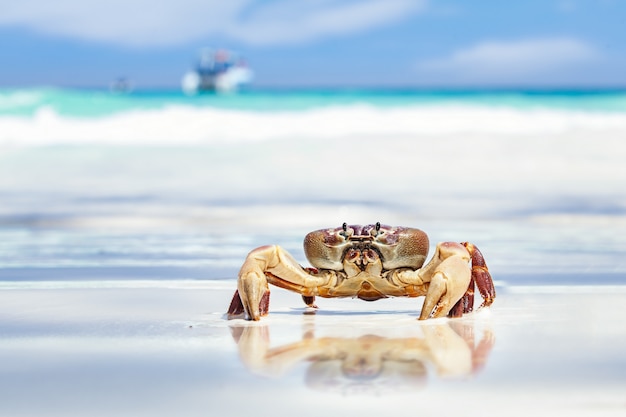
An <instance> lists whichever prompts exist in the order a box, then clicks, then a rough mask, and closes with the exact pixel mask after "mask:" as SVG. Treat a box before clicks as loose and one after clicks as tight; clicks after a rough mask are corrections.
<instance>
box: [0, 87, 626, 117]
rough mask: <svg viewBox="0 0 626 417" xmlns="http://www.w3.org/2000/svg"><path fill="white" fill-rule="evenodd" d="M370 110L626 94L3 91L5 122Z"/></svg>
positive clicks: (582, 101)
mask: <svg viewBox="0 0 626 417" xmlns="http://www.w3.org/2000/svg"><path fill="white" fill-rule="evenodd" d="M359 104H366V105H370V106H374V107H379V108H398V107H406V106H428V105H447V104H455V105H469V106H476V105H478V106H487V107H496V106H497V107H510V108H514V109H520V110H526V109H537V108H547V109H562V110H581V111H591V112H626V91H624V90H601V91H594V90H554V91H551V90H536V91H531V90H499V91H490V90H485V91H482V90H471V91H455V90H249V91H242V92H240V93H239V94H230V95H216V94H204V95H198V96H186V95H184V94H183V93H182V92H180V91H177V90H172V91H149V90H145V91H134V92H131V93H128V94H113V93H110V92H109V91H106V90H64V89H54V88H48V89H21V90H19V89H13V90H10V89H0V117H1V116H5V115H6V116H26V117H28V116H32V115H34V114H35V113H36V112H37V111H38V110H40V109H41V108H47V109H52V110H54V111H55V113H57V114H59V115H62V116H71V117H98V116H106V115H111V114H116V113H120V112H125V111H132V110H154V109H162V108H165V107H171V106H189V107H199V108H202V107H208V108H216V109H229V110H244V111H255V112H256V111H259V112H271V111H300V110H309V109H316V108H321V107H328V106H353V105H359Z"/></svg>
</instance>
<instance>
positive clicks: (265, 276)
mask: <svg viewBox="0 0 626 417" xmlns="http://www.w3.org/2000/svg"><path fill="white" fill-rule="evenodd" d="M328 280H329V277H328V275H319V276H315V275H311V274H309V273H308V272H307V270H305V269H304V268H302V267H301V266H300V265H299V264H298V262H297V261H296V260H295V259H294V258H293V256H291V255H290V254H289V253H288V252H287V251H285V250H284V249H283V248H281V247H280V246H276V245H274V246H261V247H259V248H256V249H254V250H253V251H252V252H250V253H249V254H248V256H247V257H246V260H245V261H244V263H243V265H242V267H241V269H240V271H239V279H238V280H237V292H236V293H235V295H234V296H233V301H232V302H231V305H230V308H229V310H228V315H229V316H230V317H232V316H235V315H238V314H241V313H242V307H243V312H244V313H245V317H246V319H248V320H259V319H260V318H261V316H263V315H265V314H267V308H268V306H269V292H270V290H269V285H268V283H271V284H274V285H276V286H279V287H282V288H286V289H288V290H292V291H296V292H299V293H301V294H303V295H306V296H312V295H315V294H313V289H314V288H316V287H318V286H320V285H324V284H326V283H327V282H328ZM237 297H239V299H240V300H239V301H238V300H237ZM239 302H240V303H241V305H240V304H239Z"/></svg>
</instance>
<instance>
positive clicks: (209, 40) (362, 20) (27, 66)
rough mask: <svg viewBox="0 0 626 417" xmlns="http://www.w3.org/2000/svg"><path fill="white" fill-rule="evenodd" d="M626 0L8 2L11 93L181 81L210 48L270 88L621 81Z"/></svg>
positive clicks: (1, 45)
mask: <svg viewBox="0 0 626 417" xmlns="http://www.w3.org/2000/svg"><path fill="white" fill-rule="evenodd" d="M625 8H626V5H624V4H623V2H621V1H618V0H549V1H540V0H529V1H525V2H523V3H519V4H504V3H502V2H498V1H491V0H488V1H482V2H480V3H478V4H476V3H475V2H469V1H463V0H440V1H428V0H387V1H382V0H361V1H352V0H299V1H295V2H294V1H283V0H275V1H271V0H270V1H264V0H259V1H256V0H236V1H230V2H222V1H216V0H206V1H196V0H180V1H169V0H168V1H162V2H159V3H158V4H155V3H154V2H151V1H148V0H128V1H118V0H114V1H108V2H104V1H89V0H88V1H73V0H64V1H61V2H56V3H54V4H50V3H49V2H46V1H41V0H29V1H23V2H9V1H3V2H2V4H1V11H2V13H0V62H2V67H1V69H0V83H1V85H2V86H4V87H31V86H63V87H90V88H106V87H107V86H108V85H109V83H110V82H111V81H112V80H114V79H117V78H118V77H127V78H129V79H132V80H134V82H135V83H136V86H137V88H175V87H178V85H179V80H180V76H181V74H182V73H183V72H184V71H186V70H187V69H188V68H189V66H190V65H192V64H193V63H194V59H195V55H196V53H197V51H198V50H199V49H200V48H203V47H207V46H208V47H216V48H217V47H219V48H226V49H229V50H234V51H236V52H238V53H240V54H242V55H243V56H245V57H246V59H247V60H249V62H250V63H251V64H252V65H253V66H254V70H255V74H256V80H255V86H258V87H313V86H315V87H320V86H323V87H330V86H332V87H342V88H344V87H366V86H369V87H408V86H420V87H448V88H449V87H481V88H482V87H486V86H504V87H518V88H519V87H539V86H541V87H556V86H558V87H576V88H581V87H586V88H598V87H620V86H623V85H624V82H625V78H624V77H625V75H624V74H625V73H626V59H625V58H624V57H625V56H626V50H625V49H626V46H625V43H626V42H625V36H626V35H625V33H624V32H625V31H624V27H623V20H622V17H623V16H624V13H625V12H626V10H625Z"/></svg>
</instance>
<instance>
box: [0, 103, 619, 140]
mask: <svg viewBox="0 0 626 417" xmlns="http://www.w3.org/2000/svg"><path fill="white" fill-rule="evenodd" d="M580 130H587V131H592V132H597V133H599V134H600V133H601V132H603V131H607V130H620V131H626V114H624V113H600V112H597V113H595V112H583V111H571V110H570V111H568V110H558V109H528V110H521V109H514V108H506V107H481V106H469V105H433V106H408V107H402V108H399V107H396V108H379V107H374V106H369V105H351V106H335V107H326V108H316V109H310V110H303V111H297V112H296V111H294V112H291V111H276V112H255V111H242V110H226V109H215V108H197V107H186V106H169V107H167V108H163V109H154V110H132V111H127V112H123V113H118V114H114V115H108V116H101V117H93V118H78V117H70V116H63V115H59V114H58V113H57V112H56V111H55V110H54V109H53V108H51V107H46V106H42V107H40V108H39V109H38V110H37V111H36V112H35V114H34V116H32V117H26V116H3V117H0V145H4V146H6V145H11V146H37V145H50V144H59V143H60V144H116V145H137V144H140V145H146V144H155V145H164V144H167V145H193V144H210V143H215V142H229V143H233V142H243V141H262V140H269V139H297V138H312V139H336V138H342V137H389V136H420V135H472V134H487V135H510V136H521V135H535V136H536V135H543V134H551V135H552V134H563V133H568V132H576V131H580Z"/></svg>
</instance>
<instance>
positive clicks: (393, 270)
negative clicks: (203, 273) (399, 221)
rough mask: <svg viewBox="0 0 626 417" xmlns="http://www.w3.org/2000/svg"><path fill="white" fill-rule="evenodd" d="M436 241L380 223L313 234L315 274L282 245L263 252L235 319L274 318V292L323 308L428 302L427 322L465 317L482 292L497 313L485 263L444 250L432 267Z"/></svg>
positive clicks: (248, 268) (474, 251) (258, 252)
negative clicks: (352, 300)
mask: <svg viewBox="0 0 626 417" xmlns="http://www.w3.org/2000/svg"><path fill="white" fill-rule="evenodd" d="M428 250H429V241H428V236H427V235H426V233H425V232H423V231H422V230H420V229H416V228H410V227H401V226H400V227H392V226H387V225H382V224H380V222H378V223H376V224H369V225H365V226H362V225H348V224H347V223H344V224H343V225H342V226H340V227H337V228H331V229H321V230H317V231H314V232H311V233H309V234H307V235H306V237H305V238H304V253H305V255H306V258H307V259H308V261H309V262H310V263H311V265H312V266H313V267H302V266H300V265H299V263H298V262H297V261H296V260H295V258H294V257H293V256H292V255H291V254H289V253H288V252H287V251H286V250H284V249H283V248H282V247H280V246H278V245H270V246H261V247H259V248H256V249H254V250H252V251H251V252H250V253H249V254H248V256H247V257H246V259H245V261H244V263H243V265H242V267H241V269H240V271H239V276H238V280H237V290H236V291H235V294H234V296H233V299H232V301H231V303H230V306H229V308H228V312H227V315H228V318H237V317H241V316H242V315H243V317H244V318H245V319H247V320H255V321H256V320H259V319H260V318H261V317H262V316H265V315H267V314H268V310H269V294H270V290H269V285H268V284H273V285H275V286H277V287H281V288H284V289H287V290H290V291H294V292H297V293H299V294H301V295H302V299H303V301H304V303H305V304H306V305H307V306H308V307H311V308H317V306H316V305H315V297H317V296H319V297H324V298H334V297H358V298H360V299H362V300H365V301H375V300H379V299H381V298H388V297H421V296H424V297H425V299H424V303H423V305H422V310H421V312H420V316H419V319H420V320H425V319H428V318H438V317H445V316H448V317H460V316H462V315H463V314H465V313H469V312H471V311H472V310H473V308H474V287H475V286H476V287H477V288H478V290H479V292H480V295H481V296H482V298H483V302H482V304H481V306H480V308H483V307H488V306H490V305H491V304H492V303H493V301H494V299H495V297H496V292H495V288H494V285H493V280H492V278H491V274H490V273H489V269H488V268H487V265H486V263H485V260H484V258H483V256H482V254H481V252H480V251H479V250H478V248H477V247H476V246H475V245H473V244H471V243H468V242H463V243H456V242H441V243H438V244H437V245H436V248H435V253H434V254H433V257H432V258H431V260H430V261H429V262H428V263H427V264H426V265H425V266H423V265H424V262H425V260H426V257H427V256H428Z"/></svg>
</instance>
